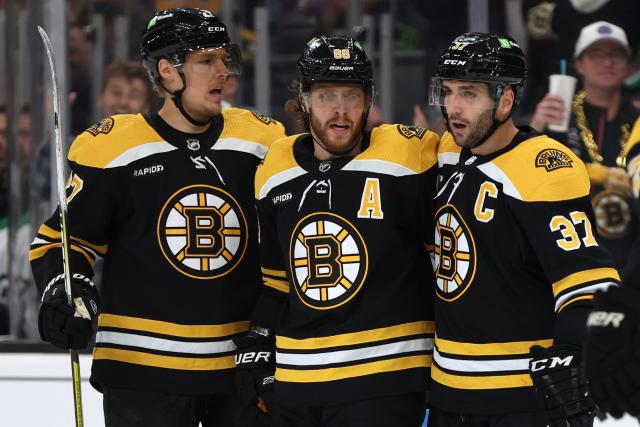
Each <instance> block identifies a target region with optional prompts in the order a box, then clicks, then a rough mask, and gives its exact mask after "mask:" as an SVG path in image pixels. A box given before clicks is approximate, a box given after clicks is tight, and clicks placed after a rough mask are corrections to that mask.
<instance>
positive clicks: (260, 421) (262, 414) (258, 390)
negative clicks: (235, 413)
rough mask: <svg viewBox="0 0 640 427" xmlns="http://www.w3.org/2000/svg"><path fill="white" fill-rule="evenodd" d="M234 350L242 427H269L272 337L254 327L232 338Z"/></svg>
mask: <svg viewBox="0 0 640 427" xmlns="http://www.w3.org/2000/svg"><path fill="white" fill-rule="evenodd" d="M233 342H234V343H235V345H236V347H237V350H236V387H237V389H238V394H239V397H240V401H241V405H242V410H241V414H242V423H241V425H242V426H246V427H259V426H270V425H271V417H270V416H269V415H268V412H269V408H271V405H272V400H273V376H274V373H275V366H276V363H275V338H274V337H273V336H272V335H271V334H270V332H269V331H268V330H267V329H265V328H260V327H253V328H252V329H251V331H250V332H249V334H248V335H246V336H243V337H237V338H234V339H233Z"/></svg>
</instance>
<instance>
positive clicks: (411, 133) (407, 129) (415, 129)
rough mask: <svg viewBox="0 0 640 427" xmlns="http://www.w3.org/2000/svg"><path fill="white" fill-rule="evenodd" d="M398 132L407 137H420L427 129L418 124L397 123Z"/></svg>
mask: <svg viewBox="0 0 640 427" xmlns="http://www.w3.org/2000/svg"><path fill="white" fill-rule="evenodd" d="M398 132H400V134H401V135H402V136H404V137H405V138H407V139H411V138H418V139H422V137H423V136H424V134H425V133H426V132H427V130H426V129H424V128H421V127H419V126H406V125H398Z"/></svg>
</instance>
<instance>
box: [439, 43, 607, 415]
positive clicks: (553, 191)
mask: <svg viewBox="0 0 640 427" xmlns="http://www.w3.org/2000/svg"><path fill="white" fill-rule="evenodd" d="M526 73H527V67H526V62H525V57H524V54H523V52H522V50H521V49H520V47H519V46H518V44H517V43H516V42H515V41H514V40H513V39H511V38H510V37H508V36H497V35H489V34H483V33H467V34H463V35H461V36H459V37H458V38H456V39H455V40H454V41H453V42H452V44H451V45H450V47H449V48H448V50H447V51H446V52H445V53H444V54H443V55H442V56H441V58H440V61H439V65H438V71H437V75H436V77H434V79H433V81H432V84H431V92H430V102H431V104H432V105H438V106H440V107H441V109H442V113H443V115H444V117H445V119H446V121H447V127H448V130H449V132H447V133H445V135H443V137H442V140H441V144H440V147H439V152H438V159H439V163H440V167H441V169H440V177H439V190H438V195H437V198H436V214H435V222H436V227H435V229H436V230H435V238H434V241H435V250H434V253H435V256H434V267H435V274H436V285H437V286H436V295H437V297H436V303H435V306H436V312H435V315H436V317H435V320H436V339H435V347H434V353H433V368H432V386H431V387H432V388H431V406H432V409H431V412H430V419H429V425H430V426H436V427H440V426H463V425H464V426H467V425H472V426H494V425H505V426H506V425H509V426H516V425H517V426H520V427H527V426H531V427H533V426H536V427H537V426H546V425H549V424H551V425H553V426H559V425H563V426H565V425H566V422H569V423H570V425H571V426H586V425H590V424H591V423H592V417H593V412H594V405H593V402H592V401H591V400H590V398H589V397H588V396H587V394H586V388H587V385H586V381H585V379H584V374H583V372H582V371H581V370H580V369H579V366H580V362H581V345H582V343H583V341H584V338H585V335H586V331H585V330H586V328H585V322H586V318H587V315H588V313H589V310H590V308H591V304H592V299H593V293H594V292H595V291H596V290H598V289H604V288H606V287H607V286H609V285H611V284H617V283H618V282H619V275H618V273H617V271H616V270H615V268H613V267H612V266H613V261H612V260H611V256H610V255H609V254H608V252H607V251H606V250H604V249H603V248H602V247H600V246H599V245H598V242H597V240H596V239H595V237H594V232H593V229H592V226H591V224H592V223H593V212H592V210H591V204H590V203H589V178H588V176H587V172H586V169H585V167H584V164H583V163H582V162H581V161H580V159H578V158H577V157H576V156H575V155H574V154H573V153H572V152H571V151H570V150H569V149H567V148H566V147H564V146H563V145H562V144H560V143H558V142H557V141H554V140H552V139H550V138H548V137H546V136H545V135H541V134H539V133H537V132H535V131H533V130H532V129H531V128H528V127H524V128H517V127H516V126H515V125H514V124H513V121H512V119H511V114H512V112H513V110H514V109H515V108H516V107H517V106H518V102H519V101H520V97H521V95H522V91H523V89H524V84H525V79H526Z"/></svg>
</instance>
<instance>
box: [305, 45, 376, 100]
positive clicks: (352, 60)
mask: <svg viewBox="0 0 640 427" xmlns="http://www.w3.org/2000/svg"><path fill="white" fill-rule="evenodd" d="M298 70H299V71H300V73H301V74H302V82H301V83H302V85H301V88H300V89H301V91H303V92H307V91H309V89H310V87H311V84H312V83H319V82H336V83H360V84H362V86H363V88H364V92H365V94H366V95H367V96H370V97H371V98H373V94H374V83H373V66H372V65H371V61H369V58H367V54H366V53H365V51H364V48H363V47H362V45H361V44H360V42H358V41H356V40H354V39H353V38H351V37H348V36H329V37H328V36H320V37H315V38H313V39H311V40H310V41H309V42H308V43H307V45H306V46H305V48H304V52H303V53H302V56H301V57H300V59H298Z"/></svg>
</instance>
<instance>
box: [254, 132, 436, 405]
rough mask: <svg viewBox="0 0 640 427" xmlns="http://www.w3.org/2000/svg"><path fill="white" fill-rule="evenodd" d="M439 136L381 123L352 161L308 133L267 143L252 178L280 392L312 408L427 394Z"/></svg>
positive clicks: (430, 348) (430, 343)
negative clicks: (316, 149) (276, 302)
mask: <svg viewBox="0 0 640 427" xmlns="http://www.w3.org/2000/svg"><path fill="white" fill-rule="evenodd" d="M437 140H438V138H437V136H436V135H435V134H433V133H432V132H429V131H426V130H423V129H419V128H412V127H406V126H401V125H398V126H396V125H383V126H380V127H377V128H375V129H373V131H372V132H371V134H370V135H366V136H365V138H364V140H363V150H362V152H361V153H360V154H358V155H356V156H355V157H342V158H337V159H334V160H332V161H319V160H317V159H316V158H315V157H314V156H313V142H312V140H311V137H310V135H309V134H304V135H302V136H293V137H289V138H285V139H282V140H280V141H277V142H276V143H274V144H273V145H272V147H271V150H270V151H269V154H268V155H267V157H266V158H265V161H264V164H263V165H261V166H260V168H259V169H258V173H257V174H256V198H257V199H258V209H259V215H258V216H259V221H260V258H261V265H262V272H263V280H264V285H265V286H264V289H263V293H268V294H270V295H272V296H273V298H280V299H281V301H282V304H283V306H284V309H283V310H282V311H281V315H280V318H279V321H278V322H277V324H276V328H275V329H276V336H277V338H276V346H277V353H276V364H277V367H276V373H275V379H276V384H275V390H276V395H277V397H278V399H282V401H283V402H287V403H290V404H293V405H302V406H318V405H331V404H339V403H348V402H353V401H356V400H359V399H365V398H369V397H376V396H384V395H394V394H402V393H408V392H414V391H420V390H424V389H425V387H426V385H427V381H428V368H429V366H430V365H431V352H432V346H433V342H432V341H433V339H432V338H433V323H432V321H431V320H432V301H433V272H432V270H431V266H430V265H429V257H428V252H427V250H426V248H425V244H426V245H427V247H429V246H431V243H430V242H431V241H432V236H433V233H432V229H431V225H430V224H431V221H432V215H433V196H434V191H435V169H436V164H437V161H436V145H437Z"/></svg>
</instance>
